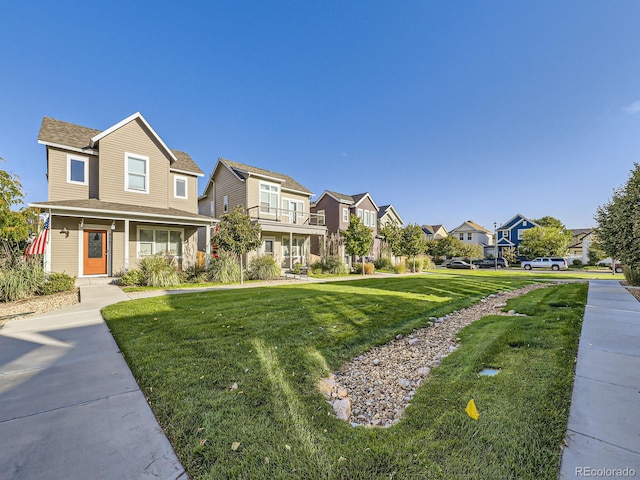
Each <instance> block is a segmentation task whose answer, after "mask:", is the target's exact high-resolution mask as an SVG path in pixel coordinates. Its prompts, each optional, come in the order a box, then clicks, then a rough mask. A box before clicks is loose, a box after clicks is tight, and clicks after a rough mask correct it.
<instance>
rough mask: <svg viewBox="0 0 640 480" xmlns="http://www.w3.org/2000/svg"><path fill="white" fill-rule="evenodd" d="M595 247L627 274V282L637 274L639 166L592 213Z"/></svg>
mask: <svg viewBox="0 0 640 480" xmlns="http://www.w3.org/2000/svg"><path fill="white" fill-rule="evenodd" d="M594 219H595V220H596V222H597V223H598V226H597V227H596V229H595V231H596V235H597V238H598V246H599V247H600V248H602V250H604V252H605V253H606V254H607V255H609V256H610V257H611V258H612V259H614V260H620V261H621V262H622V263H623V264H624V265H625V267H626V269H630V271H629V272H627V271H626V270H625V277H626V278H627V280H629V282H631V280H630V278H631V277H633V276H635V275H633V272H640V164H638V163H635V164H634V168H633V170H631V174H630V176H629V180H628V181H627V183H626V184H625V185H624V186H622V187H620V188H618V189H616V190H614V191H613V197H612V198H611V199H610V200H609V201H608V202H607V203H605V204H604V205H601V206H599V207H598V209H597V210H596V214H595V216H594Z"/></svg>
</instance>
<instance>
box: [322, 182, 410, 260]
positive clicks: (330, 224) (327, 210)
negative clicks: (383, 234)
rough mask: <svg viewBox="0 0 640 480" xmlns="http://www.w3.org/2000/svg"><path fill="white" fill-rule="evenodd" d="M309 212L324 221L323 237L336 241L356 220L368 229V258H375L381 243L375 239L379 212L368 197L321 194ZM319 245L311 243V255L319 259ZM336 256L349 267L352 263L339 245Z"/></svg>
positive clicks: (333, 193)
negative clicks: (328, 236)
mask: <svg viewBox="0 0 640 480" xmlns="http://www.w3.org/2000/svg"><path fill="white" fill-rule="evenodd" d="M394 210H395V209H394ZM311 211H312V212H314V213H315V214H316V215H319V216H322V217H323V218H325V222H326V225H327V234H328V235H334V236H337V237H340V235H341V233H342V232H344V231H345V230H346V229H347V228H349V224H350V223H351V220H350V219H351V215H355V216H357V217H358V218H360V219H361V221H362V223H363V224H364V226H365V227H369V228H370V229H371V235H372V236H373V238H374V243H373V247H372V249H371V252H370V253H369V255H368V257H370V258H378V256H379V255H380V248H381V241H380V238H378V212H379V211H380V209H379V208H378V206H377V205H376V203H375V202H374V200H373V198H372V197H371V194H369V193H368V192H365V193H359V194H357V195H346V194H344V193H338V192H333V191H330V190H325V191H324V192H322V194H321V195H320V197H319V198H318V200H317V201H316V202H314V203H313V204H312V205H311ZM388 213H389V215H392V214H393V211H389V212H388ZM396 215H397V212H396ZM389 218H391V217H389ZM398 218H399V216H398ZM321 245H322V244H320V243H316V242H314V243H313V247H312V252H313V253H314V254H315V255H320V251H321ZM339 256H340V257H341V258H343V259H344V261H345V263H346V264H347V265H349V266H351V265H352V264H353V261H354V260H356V259H355V258H352V257H350V256H349V255H347V254H346V252H345V251H344V246H343V245H340V252H339Z"/></svg>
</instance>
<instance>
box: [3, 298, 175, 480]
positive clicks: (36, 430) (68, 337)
mask: <svg viewBox="0 0 640 480" xmlns="http://www.w3.org/2000/svg"><path fill="white" fill-rule="evenodd" d="M81 299H82V302H81V303H80V304H77V305H74V306H72V307H68V308H65V309H61V310H57V311H54V312H51V313H49V314H43V315H38V316H34V317H31V318H25V319H22V320H17V321H11V322H9V323H7V324H6V325H5V326H4V328H3V329H2V330H0V477H2V478H3V479H5V478H6V479H29V480H33V479H83V480H84V479H144V478H149V479H151V478H153V479H185V478H187V476H186V474H185V472H184V468H183V467H182V465H181V464H180V462H179V460H178V458H177V457H176V455H175V453H174V452H173V449H172V447H171V445H170V443H169V441H168V440H167V438H166V436H165V435H164V433H163V431H162V429H161V428H160V426H159V425H158V423H157V421H156V419H155V417H154V416H153V413H152V412H151V409H150V408H149V406H148V404H147V402H146V400H145V398H144V396H143V394H142V392H141V391H140V389H139V388H138V385H137V383H136V381H135V379H134V378H133V375H132V374H131V372H130V370H129V368H128V366H127V364H126V362H125V361H124V358H123V357H122V355H121V354H120V352H119V350H118V347H117V345H116V343H115V341H114V340H113V337H112V336H111V334H110V332H109V330H108V329H107V326H106V324H105V323H104V320H103V319H102V316H101V315H100V309H101V308H102V307H104V306H106V305H109V304H112V303H116V302H119V301H122V300H128V297H127V296H126V295H125V294H124V293H123V292H122V291H121V290H120V289H119V288H118V287H116V286H113V285H99V286H86V287H81Z"/></svg>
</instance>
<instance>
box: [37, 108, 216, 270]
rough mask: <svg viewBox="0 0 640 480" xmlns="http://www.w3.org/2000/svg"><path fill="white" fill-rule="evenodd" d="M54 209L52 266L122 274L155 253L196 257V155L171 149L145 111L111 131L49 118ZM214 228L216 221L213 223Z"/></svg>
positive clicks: (43, 130) (46, 204) (48, 260)
mask: <svg viewBox="0 0 640 480" xmlns="http://www.w3.org/2000/svg"><path fill="white" fill-rule="evenodd" d="M38 143H40V144H42V145H44V146H45V147H46V161H47V170H46V172H47V184H48V196H47V200H46V201H44V200H43V201H40V202H35V203H32V204H31V206H32V207H36V208H39V209H41V211H42V212H43V213H45V214H47V215H48V216H49V221H50V223H49V226H50V233H49V241H48V243H47V246H46V250H45V254H44V256H45V270H46V271H47V272H65V273H67V274H69V275H75V276H77V277H79V278H81V277H95V276H104V277H108V276H118V275H120V274H122V273H123V272H125V271H127V270H129V269H131V268H134V267H136V266H137V265H138V263H139V261H140V260H141V259H143V258H145V257H147V256H150V255H156V254H168V255H171V256H173V257H174V258H175V259H176V260H177V263H178V265H180V266H182V267H186V266H188V265H190V264H193V263H194V262H195V261H196V254H197V237H198V234H197V231H198V228H199V227H204V226H209V225H211V223H212V219H211V218H210V217H206V216H203V215H200V214H198V201H197V191H198V186H197V182H198V177H201V176H203V173H202V171H201V170H200V168H198V166H197V165H196V164H195V162H194V161H193V160H192V159H191V157H190V156H189V155H188V154H187V153H185V152H182V151H178V150H173V149H171V148H169V147H168V146H167V145H166V144H165V143H164V141H163V140H162V138H161V137H160V136H159V135H158V134H157V133H156V132H155V130H154V129H153V128H152V127H151V125H149V123H148V122H147V120H146V119H145V118H144V117H143V116H142V114H140V113H134V114H133V115H131V116H129V117H127V118H125V119H124V120H122V121H120V122H118V123H116V124H115V125H112V126H110V127H109V128H106V129H104V130H96V129H92V128H88V127H84V126H80V125H76V124H73V123H68V122H64V121H61V120H56V119H53V118H49V117H44V119H43V120H42V125H41V127H40V132H39V134H38ZM206 230H207V231H208V230H209V229H208V228H207V229H206Z"/></svg>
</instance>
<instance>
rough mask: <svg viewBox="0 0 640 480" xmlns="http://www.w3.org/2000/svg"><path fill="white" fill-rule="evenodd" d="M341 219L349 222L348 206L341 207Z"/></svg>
mask: <svg viewBox="0 0 640 480" xmlns="http://www.w3.org/2000/svg"><path fill="white" fill-rule="evenodd" d="M342 221H343V222H345V223H348V222H349V209H348V208H343V209H342Z"/></svg>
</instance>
